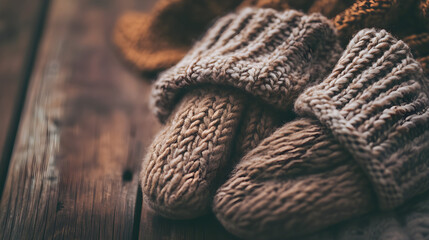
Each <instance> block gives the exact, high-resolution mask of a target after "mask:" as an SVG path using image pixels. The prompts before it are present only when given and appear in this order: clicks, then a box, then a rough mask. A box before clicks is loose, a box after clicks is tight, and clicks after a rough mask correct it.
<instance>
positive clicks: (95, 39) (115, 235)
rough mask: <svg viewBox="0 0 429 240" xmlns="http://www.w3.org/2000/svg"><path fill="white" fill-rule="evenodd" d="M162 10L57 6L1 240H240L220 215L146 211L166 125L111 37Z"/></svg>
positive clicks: (10, 182)
mask: <svg viewBox="0 0 429 240" xmlns="http://www.w3.org/2000/svg"><path fill="white" fill-rule="evenodd" d="M32 1H34V0H32ZM152 5H153V0H152V1H146V0H143V1H141V0H120V1H119V0H117V1H100V0H88V1H84V0H73V1H68V0H51V1H49V12H48V14H47V17H46V21H45V23H44V25H43V36H42V38H41V41H40V43H39V44H38V45H37V46H35V47H36V48H37V49H36V50H37V51H35V52H36V53H37V54H36V55H35V61H34V66H32V67H31V66H30V68H31V69H29V70H27V71H29V72H30V73H31V74H30V76H29V85H28V91H27V93H26V94H23V95H25V105H24V107H23V109H22V112H21V113H20V115H21V119H20V121H19V128H18V131H17V133H16V136H15V138H16V141H15V144H14V146H13V153H12V156H11V158H10V159H7V160H8V161H9V162H10V163H9V170H8V173H7V178H6V182H5V185H4V191H3V194H2V197H1V202H0V239H60V238H61V239H100V238H101V239H137V238H140V239H230V238H233V237H232V236H231V235H229V234H228V233H226V231H225V230H224V229H223V228H222V227H221V226H220V224H219V223H218V222H217V221H216V220H215V218H214V217H213V216H212V215H209V216H205V217H202V218H199V219H194V220H188V221H173V220H167V219H164V218H162V217H159V216H157V215H156V214H155V213H154V212H153V211H151V210H150V209H148V208H147V207H146V206H144V205H143V204H142V202H143V199H142V196H141V191H140V190H139V186H138V175H139V170H140V165H141V159H142V157H143V156H144V154H145V149H146V148H147V147H148V145H149V144H150V142H151V140H152V138H153V136H154V135H155V134H156V132H157V131H158V130H159V128H160V125H159V124H158V122H157V121H156V119H155V117H154V116H153V115H152V114H151V113H150V110H149V107H148V100H149V98H148V97H149V96H148V95H149V92H150V83H149V81H145V80H142V79H141V78H139V77H137V76H135V75H133V74H132V73H131V72H130V71H129V70H128V69H126V68H125V67H124V66H123V65H122V64H121V62H120V61H119V60H118V57H117V56H116V55H115V53H114V51H113V50H112V49H113V48H112V46H111V43H110V36H111V31H112V27H113V25H114V21H115V19H116V18H117V16H118V14H119V13H121V12H123V11H125V10H127V9H140V10H148V9H150V7H151V6H152ZM0 49H1V48H0ZM27 67H28V66H27ZM3 71H4V70H3ZM1 87H2V88H3V85H2V86H1ZM2 101H4V100H2Z"/></svg>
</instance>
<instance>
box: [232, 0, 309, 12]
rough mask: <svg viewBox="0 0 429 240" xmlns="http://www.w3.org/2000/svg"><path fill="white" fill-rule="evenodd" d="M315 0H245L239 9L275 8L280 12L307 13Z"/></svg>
mask: <svg viewBox="0 0 429 240" xmlns="http://www.w3.org/2000/svg"><path fill="white" fill-rule="evenodd" d="M313 2H314V0H299V1H297V0H244V1H243V2H242V3H241V4H240V5H239V6H238V9H242V8H246V7H257V8H273V9H276V10H279V11H282V10H286V9H296V10H300V11H304V12H306V11H307V10H308V9H309V7H310V6H311V4H312V3H313Z"/></svg>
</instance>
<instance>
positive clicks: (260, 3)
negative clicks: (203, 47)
mask: <svg viewBox="0 0 429 240" xmlns="http://www.w3.org/2000/svg"><path fill="white" fill-rule="evenodd" d="M237 5H238V7H236V6H237ZM249 6H254V7H258V8H273V9H276V10H279V11H282V10H286V9H298V10H302V11H304V12H308V13H317V12H319V13H322V14H323V15H324V16H327V17H328V18H333V22H334V24H335V26H336V27H337V28H338V30H339V36H340V38H341V40H342V42H343V44H346V43H348V42H349V40H350V39H351V37H352V36H353V35H354V34H355V33H356V32H357V31H359V30H360V29H362V28H368V27H377V28H385V29H387V30H388V31H390V32H392V33H393V34H394V35H396V36H399V37H400V38H402V39H404V38H406V37H408V36H413V35H419V34H422V33H427V32H429V17H428V16H429V15H428V12H429V10H428V9H429V8H428V6H429V3H428V0H305V1H303V0H233V1H227V0H223V1H222V0H215V1H208V0H206V1H195V0H161V1H160V2H159V4H157V5H156V6H155V8H154V10H153V11H152V12H151V13H149V14H142V13H136V12H130V13H126V14H124V16H122V17H121V18H120V19H119V20H118V23H117V25H116V27H115V30H114V42H115V44H116V46H117V48H118V49H119V52H120V53H121V55H122V56H123V58H124V59H125V60H126V61H127V62H128V63H129V64H130V65H131V66H133V67H134V68H135V69H137V70H138V71H140V72H157V71H160V70H164V69H166V68H168V67H171V66H173V65H174V64H176V63H177V62H178V61H179V60H180V59H181V58H182V57H183V56H184V55H185V54H186V52H187V51H188V50H189V49H190V48H191V45H192V44H193V43H194V40H196V39H197V38H198V37H199V36H200V34H201V33H202V32H203V31H204V28H205V27H207V26H208V25H209V22H210V21H211V20H212V19H214V18H215V17H216V16H220V15H222V14H224V13H226V12H229V11H232V10H233V9H234V8H235V9H243V8H245V7H249ZM177 19H181V20H180V21H176V20H177ZM412 50H413V52H416V51H418V50H414V49H413V48H412ZM425 56H426V57H427V56H428V55H425ZM417 60H418V61H419V62H421V63H422V65H423V67H425V66H427V62H428V59H427V58H420V59H417ZM424 70H425V71H426V72H427V73H428V72H429V71H428V69H427V68H424Z"/></svg>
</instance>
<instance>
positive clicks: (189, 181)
mask: <svg viewBox="0 0 429 240" xmlns="http://www.w3.org/2000/svg"><path fill="white" fill-rule="evenodd" d="M340 52H341V48H340V47H339V43H338V42H337V39H336V36H335V31H334V29H333V27H332V26H331V25H330V24H329V22H328V21H327V19H326V18H324V17H322V16H321V15H319V14H313V15H309V16H306V15H304V14H302V13H299V12H297V11H286V12H277V11H275V10H272V9H250V8H247V9H244V10H243V11H240V12H239V13H237V14H230V15H227V16H225V17H223V18H221V19H219V20H218V21H217V22H216V24H215V25H214V26H213V27H212V28H211V29H210V30H209V31H208V32H207V34H206V35H205V37H204V38H203V39H202V40H201V41H200V42H199V43H198V44H197V45H196V46H195V47H194V49H193V50H191V51H190V52H189V54H188V55H187V56H185V57H184V58H183V59H182V60H181V62H179V63H178V64H177V65H176V66H175V67H173V68H171V69H170V70H168V71H166V72H165V73H163V74H161V75H160V78H159V79H158V81H156V82H155V85H154V88H153V98H152V100H153V103H154V106H155V111H156V114H157V116H158V117H159V118H160V119H161V120H164V121H165V120H167V119H168V121H167V124H166V125H165V127H164V129H163V130H162V132H161V133H160V134H159V135H158V136H157V137H156V139H155V140H154V142H153V144H152V145H151V147H150V148H149V154H148V155H147V156H146V159H145V160H144V164H143V169H142V175H141V176H142V177H141V181H142V188H143V193H144V198H145V200H146V201H147V202H148V203H149V205H150V206H152V208H154V209H155V210H157V211H158V212H159V213H160V214H162V215H164V216H166V217H170V218H190V217H195V216H198V215H201V214H203V213H205V212H206V211H208V210H209V209H210V208H209V207H210V204H211V198H212V195H213V194H214V192H215V190H216V188H217V187H218V186H219V183H221V182H222V176H225V175H226V173H227V172H228V171H227V169H228V166H231V165H232V163H233V159H234V157H240V155H241V154H244V153H246V152H247V151H248V150H249V149H251V148H253V147H255V146H256V145H257V144H258V143H259V141H260V140H261V139H263V138H265V137H266V136H267V135H269V134H270V133H271V132H272V131H273V130H274V128H275V127H276V126H277V125H278V123H279V117H278V116H277V114H274V113H273V112H274V110H272V109H274V107H277V109H276V110H277V111H278V108H280V109H281V110H282V111H278V112H284V111H288V110H291V107H292V104H293V101H294V99H295V98H296V97H297V96H298V94H299V93H301V92H302V91H303V90H304V88H305V87H306V86H307V85H308V84H311V83H316V82H320V81H321V80H322V79H323V77H324V76H326V75H327V74H328V69H329V68H330V67H332V66H333V65H334V64H335V62H336V61H337V59H338V58H339V56H340ZM183 96H184V97H183ZM178 101H181V104H179V105H177V104H176V103H177V102H178ZM260 102H265V104H262V103H260ZM266 103H270V104H271V105H272V106H264V105H266ZM246 109H247V110H246ZM172 111H173V113H172ZM239 122H240V123H241V124H239ZM236 143H238V144H239V145H238V146H234V145H235V144H236Z"/></svg>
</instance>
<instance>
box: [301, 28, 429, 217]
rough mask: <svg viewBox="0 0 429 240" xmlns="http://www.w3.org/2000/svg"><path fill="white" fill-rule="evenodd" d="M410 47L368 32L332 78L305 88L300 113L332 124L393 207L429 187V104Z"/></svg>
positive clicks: (350, 48) (381, 33) (350, 49)
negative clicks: (428, 160) (428, 165)
mask: <svg viewBox="0 0 429 240" xmlns="http://www.w3.org/2000/svg"><path fill="white" fill-rule="evenodd" d="M424 79H425V78H424V76H423V71H422V69H421V67H420V65H419V64H418V63H417V62H416V61H415V60H414V59H413V58H412V55H411V52H410V49H409V48H408V46H407V45H406V44H405V43H404V42H402V41H398V40H396V39H395V38H394V37H392V36H391V35H390V34H389V33H387V32H386V31H384V30H382V31H375V30H362V31H360V32H359V33H358V34H357V35H356V36H355V37H354V38H353V40H352V41H351V42H350V44H349V45H348V48H347V50H346V51H345V53H344V54H343V56H342V57H341V59H340V60H339V62H338V63H337V66H336V67H335V68H334V70H333V72H332V73H331V75H330V76H329V77H328V78H327V79H325V80H324V81H323V82H322V83H321V84H319V85H317V86H315V87H312V88H310V89H307V90H306V91H305V93H303V94H302V95H301V96H300V97H299V99H298V100H297V101H296V104H295V110H296V111H297V112H298V113H300V114H307V115H308V114H310V115H313V116H315V117H317V118H318V119H319V120H320V121H321V122H322V123H323V124H324V125H326V126H327V127H328V128H329V129H331V131H332V132H333V135H334V136H335V137H336V138H337V139H338V141H339V142H341V144H343V145H344V147H346V148H347V149H348V151H350V152H351V153H352V154H353V156H354V159H355V160H356V161H357V162H358V163H359V164H360V165H361V167H362V168H363V169H364V171H365V172H366V174H368V177H369V179H370V180H371V182H372V184H373V186H374V189H375V192H376V193H377V196H378V200H379V202H380V207H381V208H382V209H389V208H393V207H396V206H398V205H400V204H402V203H403V202H404V201H406V200H407V199H409V198H410V197H413V196H415V195H416V194H419V193H421V192H423V191H425V190H427V189H428V187H429V171H428V170H427V159H428V157H429V141H428V140H429V131H425V130H428V128H429V109H428V107H429V100H428V97H427V95H426V93H424V92H422V89H425V90H427V86H426V84H427V83H426V81H425V80H424Z"/></svg>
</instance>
